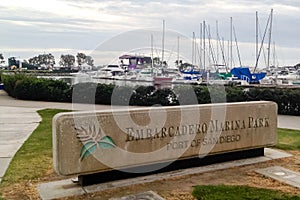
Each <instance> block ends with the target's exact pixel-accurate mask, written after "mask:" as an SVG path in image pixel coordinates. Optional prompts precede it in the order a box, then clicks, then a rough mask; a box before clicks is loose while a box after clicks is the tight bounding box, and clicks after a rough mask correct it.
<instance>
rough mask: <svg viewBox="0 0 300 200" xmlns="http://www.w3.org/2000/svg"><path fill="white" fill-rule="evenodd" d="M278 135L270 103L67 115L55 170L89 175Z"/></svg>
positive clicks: (255, 144)
mask: <svg viewBox="0 0 300 200" xmlns="http://www.w3.org/2000/svg"><path fill="white" fill-rule="evenodd" d="M276 131H277V105H276V104H275V103H273V102H266V101H260V102H241V103H225V104H205V105H189V106H172V107H149V108H136V109H130V110H106V111H99V112H73V113H63V114H58V115H56V116H55V118H54V119H53V148H54V150H53V154H54V156H53V158H54V167H55V170H56V171H57V172H58V173H59V174H61V175H75V174H88V173H94V172H101V171H107V170H111V169H121V168H127V167H133V166H140V165H146V164H153V163H161V162H165V161H175V160H177V159H184V158H191V157H197V156H200V157H201V156H202V157H203V156H206V155H211V154H220V153H224V152H230V151H240V150H245V149H253V148H260V147H267V146H272V145H275V144H276V141H277V132H276Z"/></svg>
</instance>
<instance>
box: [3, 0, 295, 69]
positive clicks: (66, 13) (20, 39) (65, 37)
mask: <svg viewBox="0 0 300 200" xmlns="http://www.w3.org/2000/svg"><path fill="white" fill-rule="evenodd" d="M272 8H273V9H274V19H273V31H272V43H273V42H275V44H276V48H275V49H276V57H277V59H276V60H277V61H278V62H279V65H295V64H297V63H299V62H300V40H299V36H298V35H299V32H300V30H299V29H300V15H299V13H300V1H299V0H284V1H283V0H259V1H258V0H210V1H207V0H205V1H204V0H180V1H179V0H165V1H162V0H161V1H157V0H151V1H148V0H131V1H129V0H128V1H121V0H115V1H102V0H42V1H38V0H0V53H3V54H4V56H5V58H7V57H9V56H16V57H19V58H21V59H28V58H30V57H33V56H35V55H38V54H41V53H52V54H54V55H55V56H56V61H57V62H58V58H59V56H60V55H61V54H73V55H76V54H77V52H83V53H86V54H90V53H91V54H92V53H93V51H94V50H95V49H101V50H103V51H105V49H103V48H99V46H101V45H103V44H104V43H107V41H111V39H112V38H116V36H118V35H122V34H124V33H126V32H130V31H134V30H136V29H148V28H156V29H157V30H159V29H161V27H162V21H163V20H165V22H166V29H170V30H173V31H176V32H179V33H180V34H181V35H184V36H186V37H192V33H193V32H195V34H196V36H199V34H200V33H199V32H200V31H199V29H200V28H199V27H200V23H202V22H203V21H204V20H205V21H206V23H207V24H210V27H211V37H212V38H213V39H214V38H216V36H215V35H216V21H218V25H219V34H220V36H221V37H224V39H225V40H226V41H227V40H229V33H230V17H232V18H233V24H234V27H235V31H236V36H237V40H238V43H239V47H240V53H241V58H242V61H243V63H245V65H254V63H255V46H254V45H253V43H255V12H256V11H258V13H259V26H260V32H262V33H263V31H264V29H265V26H266V22H267V19H268V17H269V15H270V10H271V9H272ZM262 33H261V34H262ZM149 37H150V36H149ZM166 37H168V34H166ZM128 40H129V41H126V42H127V43H128V42H130V43H135V42H136V41H135V39H134V37H133V38H132V37H130V38H129V39H128ZM154 40H155V38H154ZM156 41H158V38H156ZM166 41H167V40H166ZM126 42H125V41H124V44H127V43H126ZM157 43H158V42H157ZM124 44H123V45H124ZM148 44H149V45H150V39H149V43H148ZM155 45H158V44H155ZM159 45H160V44H159ZM104 46H105V45H104ZM102 47H103V46H102ZM112 50H113V49H110V51H112ZM127 50H128V49H127ZM169 50H170V49H169ZM171 50H173V49H171ZM171 50H170V51H171ZM175 51H176V50H175ZM186 51H187V50H186ZM108 52H109V51H108ZM189 59H190V58H189ZM277 61H276V62H277ZM98 62H101V61H98ZM103 62H106V61H103ZM96 64H97V65H101V64H106V63H96Z"/></svg>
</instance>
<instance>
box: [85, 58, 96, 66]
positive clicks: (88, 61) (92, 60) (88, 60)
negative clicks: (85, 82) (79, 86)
mask: <svg viewBox="0 0 300 200" xmlns="http://www.w3.org/2000/svg"><path fill="white" fill-rule="evenodd" d="M85 60H86V64H88V65H89V66H92V67H94V59H93V58H92V56H86V59H85Z"/></svg>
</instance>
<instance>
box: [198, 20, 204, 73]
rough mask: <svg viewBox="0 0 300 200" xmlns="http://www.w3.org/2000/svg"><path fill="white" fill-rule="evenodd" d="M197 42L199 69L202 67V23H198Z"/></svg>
mask: <svg viewBox="0 0 300 200" xmlns="http://www.w3.org/2000/svg"><path fill="white" fill-rule="evenodd" d="M199 41H200V53H199V54H200V55H199V67H201V68H202V67H203V66H202V23H200V32H199Z"/></svg>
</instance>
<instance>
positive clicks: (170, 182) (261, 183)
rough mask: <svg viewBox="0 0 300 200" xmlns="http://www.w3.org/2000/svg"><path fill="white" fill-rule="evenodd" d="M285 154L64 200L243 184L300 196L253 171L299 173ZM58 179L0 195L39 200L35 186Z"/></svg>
mask: <svg viewBox="0 0 300 200" xmlns="http://www.w3.org/2000/svg"><path fill="white" fill-rule="evenodd" d="M288 152H289V153H291V154H293V155H294V156H293V157H288V158H283V159H276V160H272V161H268V162H262V163H257V164H253V165H247V166H242V167H233V168H230V169H224V170H217V171H213V172H207V173H200V174H194V175H187V176H182V177H177V178H172V179H164V180H160V181H155V182H151V183H145V184H138V185H131V186H127V187H122V188H117V189H110V190H106V191H102V192H97V193H93V194H87V195H82V196H76V197H68V198H64V199H68V200H73V199H74V200H75V199H110V198H112V197H121V196H126V195H130V194H136V193H140V192H145V191H148V190H152V191H154V192H157V193H158V194H159V195H161V196H162V197H164V198H165V199H167V200H194V198H193V196H192V195H191V193H192V191H193V187H194V186H196V185H218V184H224V185H247V186H251V187H259V188H268V189H272V190H279V191H283V192H285V193H290V194H294V195H299V196H300V190H299V189H298V188H294V187H291V186H289V185H287V184H284V183H281V182H279V181H276V180H273V179H271V178H268V177H265V176H263V175H260V174H258V173H256V172H255V170H256V169H258V168H265V167H269V166H275V165H278V166H282V167H285V168H287V169H291V170H294V171H297V172H300V152H298V151H288ZM60 179H62V177H59V176H57V175H56V174H55V173H54V172H53V171H52V170H49V172H48V173H47V176H45V177H44V178H42V179H40V180H35V181H30V182H25V183H22V184H15V185H12V186H10V187H6V188H4V190H2V194H3V196H4V197H5V198H6V199H39V196H38V193H37V189H36V187H37V185H38V184H40V183H42V182H49V181H54V180H60Z"/></svg>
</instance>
